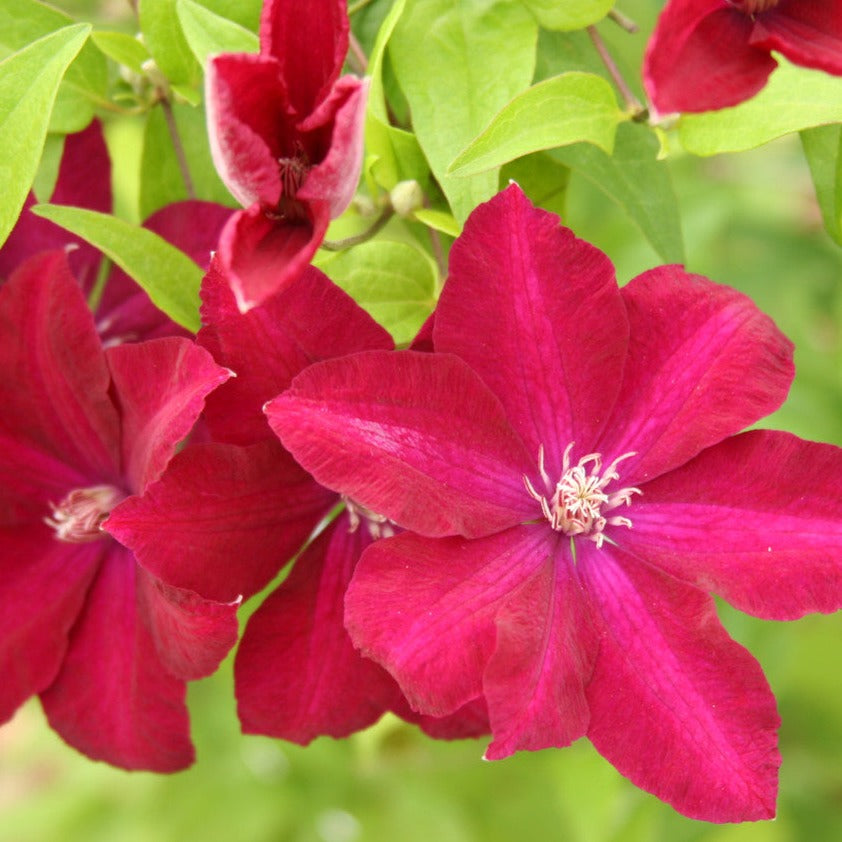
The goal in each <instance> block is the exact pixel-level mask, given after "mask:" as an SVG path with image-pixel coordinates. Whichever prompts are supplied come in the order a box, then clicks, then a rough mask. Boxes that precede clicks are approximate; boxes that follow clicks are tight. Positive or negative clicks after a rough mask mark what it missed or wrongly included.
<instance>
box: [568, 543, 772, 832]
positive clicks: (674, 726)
mask: <svg viewBox="0 0 842 842" xmlns="http://www.w3.org/2000/svg"><path fill="white" fill-rule="evenodd" d="M582 543H583V544H584V543H585V542H582ZM577 559H578V569H579V570H580V572H581V575H582V578H583V580H584V582H585V583H586V585H587V587H588V590H589V592H590V596H591V600H592V602H593V604H594V610H595V612H597V615H598V616H599V617H600V618H601V622H602V623H604V626H605V629H604V632H603V634H602V637H601V644H600V650H599V657H598V658H597V661H596V666H595V669H594V673H593V677H592V679H591V682H590V684H589V686H588V691H587V692H588V700H589V702H590V706H591V725H590V728H589V730H588V736H589V737H590V739H591V741H592V742H593V744H594V745H595V746H596V748H597V750H598V751H599V752H600V754H602V755H603V756H604V757H605V758H606V759H608V760H609V761H610V762H611V763H612V764H613V765H614V766H615V767H616V768H617V769H618V770H619V771H620V772H621V773H622V774H624V775H626V776H627V777H628V778H630V779H631V780H632V782H633V783H635V784H637V786H639V787H641V788H643V789H645V790H647V791H649V792H651V793H653V794H654V795H656V796H657V797H658V798H660V799H662V800H664V801H666V802H668V803H669V804H672V805H673V807H675V808H676V809H677V810H678V811H679V812H681V813H683V814H684V815H687V816H690V817H691V818H694V819H702V820H705V821H712V822H736V821H747V820H756V819H769V818H772V817H773V816H774V814H775V795H776V792H777V772H778V766H779V765H780V755H779V754H778V750H777V737H776V732H777V729H778V725H779V718H778V715H777V712H776V710H775V699H774V697H773V696H772V694H771V692H770V691H769V686H768V684H767V683H766V680H765V678H764V677H763V673H762V672H761V670H760V666H759V665H758V663H757V661H755V660H754V658H752V657H751V655H750V654H749V653H748V652H746V650H745V649H743V647H742V646H740V645H739V644H737V643H735V642H734V641H733V640H731V638H730V637H728V634H727V633H726V631H725V630H724V629H723V628H722V626H721V625H720V623H719V621H718V619H717V617H716V610H715V606H714V603H713V600H711V599H710V598H709V597H707V596H705V595H704V594H702V593H701V592H700V591H698V590H696V589H695V588H692V587H689V586H687V585H685V584H682V583H680V582H678V581H677V580H675V579H671V578H670V577H668V576H665V575H664V574H662V573H659V572H657V571H654V570H652V569H651V568H649V567H648V566H647V565H646V564H642V563H640V562H639V561H637V560H636V559H633V558H631V557H629V556H627V555H626V554H625V553H623V552H621V551H620V550H618V549H617V548H614V547H612V548H610V549H609V548H608V545H605V546H603V548H602V550H598V549H596V547H595V546H592V545H586V546H585V547H584V549H583V552H580V553H579V555H578V557H577Z"/></svg>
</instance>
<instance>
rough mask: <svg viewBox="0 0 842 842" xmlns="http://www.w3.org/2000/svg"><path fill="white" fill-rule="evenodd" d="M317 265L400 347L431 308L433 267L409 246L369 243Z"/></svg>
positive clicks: (410, 336) (433, 283) (415, 249)
mask: <svg viewBox="0 0 842 842" xmlns="http://www.w3.org/2000/svg"><path fill="white" fill-rule="evenodd" d="M317 262H318V264H319V267H320V268H321V269H322V270H323V271H324V272H325V273H326V274H327V275H328V276H329V277H330V279H331V280H332V281H333V282H334V283H335V284H337V285H338V286H340V287H342V289H344V290H345V292H347V293H348V294H349V295H350V296H352V297H353V298H354V299H355V300H356V301H357V302H358V303H359V304H360V306H362V307H364V308H365V309H366V310H367V311H368V312H369V313H370V314H371V315H372V316H373V317H374V318H375V319H376V320H377V321H378V322H380V324H382V325H383V326H384V327H385V328H386V329H387V330H388V331H389V332H390V333H391V334H392V337H393V338H394V340H395V343H396V344H398V345H403V344H406V343H408V342H411V341H412V339H413V337H414V336H415V334H416V333H417V332H418V329H419V328H420V327H421V325H422V324H423V323H424V320H425V319H426V318H427V316H429V315H430V313H431V312H432V310H433V307H434V306H435V303H436V302H435V287H436V270H435V267H434V266H433V264H432V263H431V262H430V259H429V258H428V257H427V256H426V255H425V254H424V253H423V252H421V251H419V250H418V249H417V248H414V247H413V246H411V245H408V244H407V243H396V242H390V241H388V240H380V241H370V242H367V243H362V244H361V245H359V246H355V247H354V248H352V249H349V250H348V251H343V252H338V253H336V254H332V255H330V256H329V257H327V258H324V259H321V258H320V259H319V260H318V261H317Z"/></svg>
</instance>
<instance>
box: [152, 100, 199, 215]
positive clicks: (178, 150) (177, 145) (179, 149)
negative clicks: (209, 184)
mask: <svg viewBox="0 0 842 842" xmlns="http://www.w3.org/2000/svg"><path fill="white" fill-rule="evenodd" d="M160 103H161V108H163V109H164V119H165V120H166V122H167V130H168V131H169V133H170V139H171V140H172V145H173V149H175V157H176V159H177V160H178V168H179V170H181V177H182V179H183V180H184V186H185V187H186V188H187V196H188V198H190V199H195V198H196V189H195V188H194V187H193V179H192V178H191V177H190V168H189V167H188V166H187V156H186V155H185V154H184V146H182V144H181V136H180V135H179V133H178V125H177V124H176V122H175V114H173V110H172V105H171V104H170V101H169V100H168V99H167V98H166V96H163V95H162V96H161V99H160Z"/></svg>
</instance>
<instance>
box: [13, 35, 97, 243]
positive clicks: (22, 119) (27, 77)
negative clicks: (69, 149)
mask: <svg viewBox="0 0 842 842" xmlns="http://www.w3.org/2000/svg"><path fill="white" fill-rule="evenodd" d="M90 31H91V27H90V26H89V25H87V24H82V23H80V24H75V25H73V26H67V27H64V28H63V29H60V30H58V32H54V33H52V34H50V35H45V36H44V37H43V38H39V39H38V40H37V41H35V42H34V43H33V44H30V45H29V46H28V47H25V48H24V49H22V50H20V51H19V52H17V53H14V54H13V55H11V56H9V57H8V58H6V59H5V60H4V61H2V62H0V149H2V150H3V154H2V157H0V184H2V185H3V192H2V198H0V243H3V242H5V241H6V238H7V237H8V236H9V232H10V231H11V230H12V227H13V226H14V224H15V222H16V220H17V218H18V215H19V214H20V209H21V208H22V207H23V203H24V201H25V200H26V195H27V193H28V192H29V188H30V186H31V184H32V182H33V180H34V178H35V172H36V170H37V169H38V161H39V159H40V157H41V150H42V148H43V146H44V138H45V137H46V134H47V126H48V124H49V122H50V115H51V113H52V110H53V103H54V101H55V99H56V94H57V92H58V88H59V83H60V82H61V79H62V77H63V75H64V73H65V71H66V70H67V68H68V66H69V65H70V63H71V62H72V61H73V59H74V58H75V57H76V55H77V54H78V53H79V51H80V50H81V49H82V46H83V45H84V43H85V41H87V39H88V35H89V34H90Z"/></svg>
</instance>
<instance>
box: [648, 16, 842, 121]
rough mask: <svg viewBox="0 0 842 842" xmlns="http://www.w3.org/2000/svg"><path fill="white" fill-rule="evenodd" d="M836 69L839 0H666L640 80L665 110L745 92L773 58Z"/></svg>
mask: <svg viewBox="0 0 842 842" xmlns="http://www.w3.org/2000/svg"><path fill="white" fill-rule="evenodd" d="M773 50H774V51H776V52H779V53H781V54H782V55H783V56H785V57H786V58H787V59H789V60H790V61H791V62H793V63H794V64H799V65H802V66H804V67H814V68H817V69H818V70H824V71H826V72H827V73H833V74H834V75H836V76H840V75H842V2H840V0H821V2H816V0H670V2H669V3H667V5H666V8H665V9H664V11H663V12H662V13H661V16H660V18H659V19H658V24H657V26H656V28H655V32H654V34H653V35H652V38H651V40H650V41H649V45H648V47H647V49H646V57H645V59H644V65H643V81H644V85H645V86H646V91H647V93H648V94H649V98H650V99H651V100H652V103H653V104H654V105H655V107H656V108H657V109H658V111H660V112H661V113H663V114H668V113H671V112H675V111H690V112H692V111H709V110H712V109H717V108H727V107H728V106H731V105H736V104H737V103H739V102H742V101H743V100H746V99H749V98H750V97H752V96H754V95H755V94H756V93H757V92H758V91H759V90H761V89H762V88H763V87H764V85H765V84H766V81H767V79H768V78H769V74H770V73H771V72H772V71H773V70H774V69H775V67H776V66H777V62H776V61H775V59H774V58H773V57H772V55H771V51H773Z"/></svg>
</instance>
